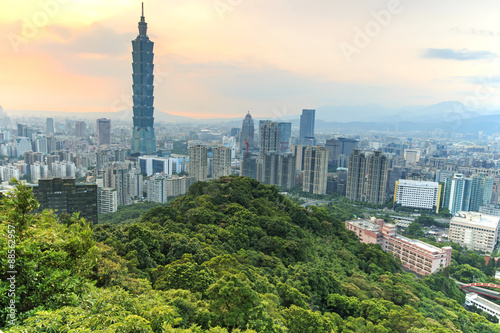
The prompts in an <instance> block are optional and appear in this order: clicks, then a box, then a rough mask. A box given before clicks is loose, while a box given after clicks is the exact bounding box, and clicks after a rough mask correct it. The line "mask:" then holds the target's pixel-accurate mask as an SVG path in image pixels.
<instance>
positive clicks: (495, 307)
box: [473, 296, 500, 313]
mask: <svg viewBox="0 0 500 333" xmlns="http://www.w3.org/2000/svg"><path fill="white" fill-rule="evenodd" d="M473 300H475V301H476V302H477V303H479V304H481V305H482V306H484V307H488V308H490V309H492V310H493V311H495V312H497V313H500V305H497V304H495V303H493V302H491V301H488V300H487V299H486V298H483V297H481V296H477V297H476V298H473Z"/></svg>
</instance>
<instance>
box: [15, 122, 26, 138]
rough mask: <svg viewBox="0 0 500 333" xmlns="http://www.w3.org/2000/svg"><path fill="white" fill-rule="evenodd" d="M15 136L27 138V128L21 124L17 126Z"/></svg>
mask: <svg viewBox="0 0 500 333" xmlns="http://www.w3.org/2000/svg"><path fill="white" fill-rule="evenodd" d="M17 136H23V137H27V136H28V126H27V125H22V124H17Z"/></svg>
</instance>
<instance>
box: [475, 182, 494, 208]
mask: <svg viewBox="0 0 500 333" xmlns="http://www.w3.org/2000/svg"><path fill="white" fill-rule="evenodd" d="M493 182H494V179H493V178H492V177H487V176H486V175H484V174H480V175H476V176H474V177H472V183H471V195H470V204H469V210H470V211H472V212H479V207H480V206H482V205H489V204H490V202H491V196H492V194H493Z"/></svg>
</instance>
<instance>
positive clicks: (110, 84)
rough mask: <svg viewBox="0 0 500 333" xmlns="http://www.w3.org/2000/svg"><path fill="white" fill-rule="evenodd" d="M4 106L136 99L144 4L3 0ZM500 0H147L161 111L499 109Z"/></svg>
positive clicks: (111, 105)
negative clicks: (135, 59)
mask: <svg viewBox="0 0 500 333" xmlns="http://www.w3.org/2000/svg"><path fill="white" fill-rule="evenodd" d="M1 8H2V10H1V11H0V23H1V24H0V35H1V36H4V39H3V42H2V44H1V45H2V47H1V48H0V61H1V71H0V105H1V106H3V108H4V109H6V110H13V109H22V110H53V111H78V112H108V111H118V110H121V109H127V108H129V109H130V108H131V97H130V95H131V93H132V88H131V84H132V76H131V73H132V66H131V58H132V56H131V49H132V46H131V40H132V39H134V38H135V37H136V35H137V31H138V30H137V22H138V21H139V19H140V8H141V2H140V1H132V0H120V1H118V0H106V1H100V0H99V1H98V0H33V1H31V0H23V1H7V0H2V1H1ZM499 15H500V2H499V1H498V0H483V1H481V0H479V1H475V2H473V1H466V0H440V1H429V0H420V1H416V0H400V1H398V0H390V1H385V0H384V1H382V0H352V1H346V0H309V1H305V0H301V1H299V0H272V1H269V0H267V1H263V0H180V1H167V0H150V1H145V16H146V21H147V23H148V34H149V37H150V38H151V40H153V41H154V42H155V75H156V83H155V107H156V108H157V109H159V110H161V111H165V112H169V113H172V114H177V115H185V116H193V117H197V118H210V117H218V116H221V117H244V115H245V114H246V112H247V110H250V111H251V112H252V115H254V116H280V115H283V114H297V113H299V111H300V110H301V109H302V108H318V107H321V106H325V105H345V104H356V105H361V104H380V105H383V106H388V107H399V106H403V105H428V104H433V103H438V102H442V101H449V100H457V101H460V102H463V103H466V104H467V103H468V104H471V105H473V107H477V108H482V107H487V108H498V109H500V98H499V96H500V85H499V82H500V66H499V64H500V59H499V57H500V20H499Z"/></svg>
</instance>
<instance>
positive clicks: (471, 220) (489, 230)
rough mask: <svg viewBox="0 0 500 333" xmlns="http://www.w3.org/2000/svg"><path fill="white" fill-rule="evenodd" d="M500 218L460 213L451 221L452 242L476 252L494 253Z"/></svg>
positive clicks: (475, 213) (473, 213)
mask: <svg viewBox="0 0 500 333" xmlns="http://www.w3.org/2000/svg"><path fill="white" fill-rule="evenodd" d="M499 222H500V217H499V216H493V215H486V214H482V213H477V212H463V211H460V212H458V213H457V214H455V216H453V218H452V219H451V221H450V241H452V242H455V243H458V244H460V245H461V246H465V247H467V248H468V249H471V250H475V251H484V252H488V253H491V252H493V250H494V248H495V245H496V243H497V241H498V228H499V225H500V224H499Z"/></svg>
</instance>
